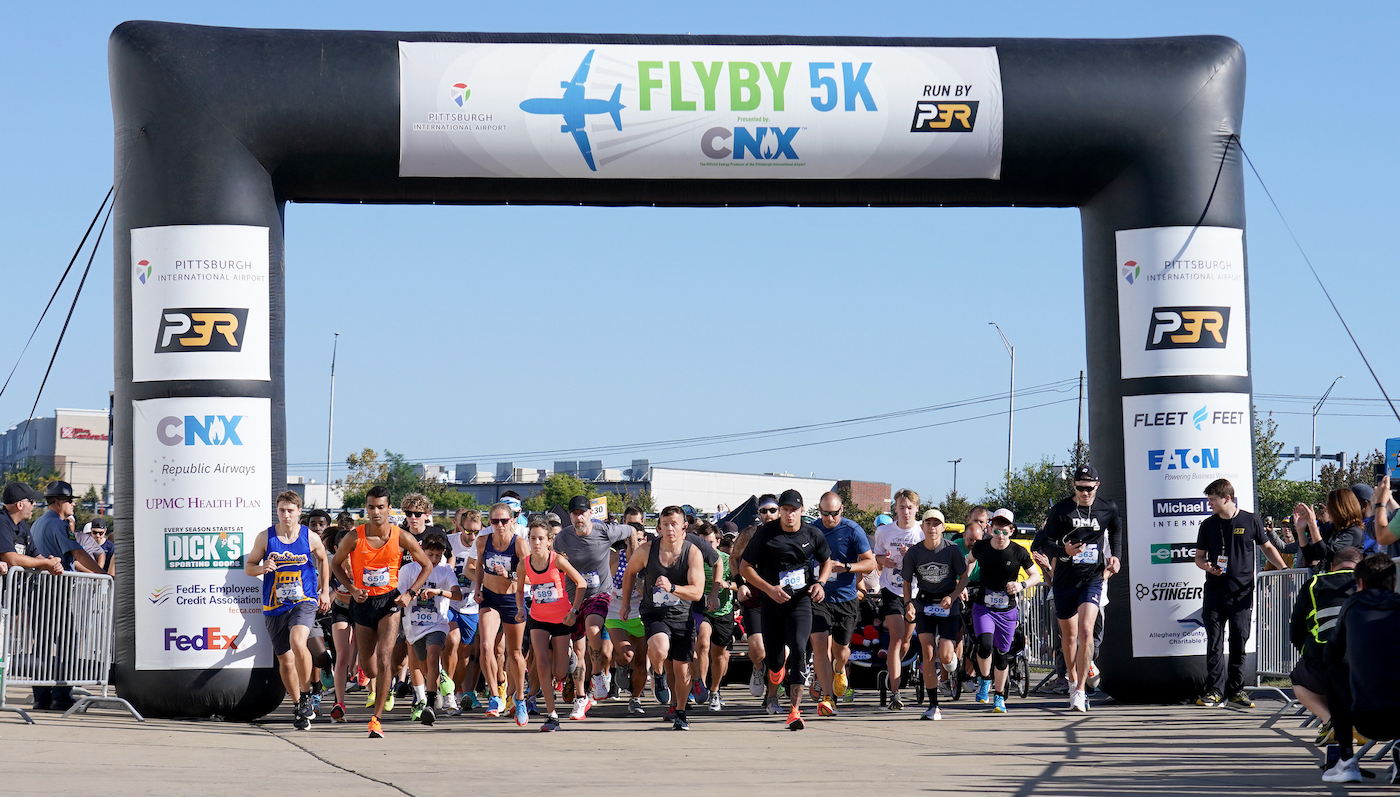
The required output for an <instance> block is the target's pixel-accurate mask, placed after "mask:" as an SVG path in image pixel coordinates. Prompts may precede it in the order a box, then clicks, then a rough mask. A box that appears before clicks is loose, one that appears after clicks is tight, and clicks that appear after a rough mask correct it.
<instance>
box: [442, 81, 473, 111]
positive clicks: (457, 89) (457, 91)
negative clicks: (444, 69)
mask: <svg viewBox="0 0 1400 797" xmlns="http://www.w3.org/2000/svg"><path fill="white" fill-rule="evenodd" d="M447 96H448V97H450V98H451V99H452V101H453V102H454V103H456V104H457V107H458V108H461V107H462V105H463V104H464V103H466V101H467V100H469V99H471V97H472V89H471V86H468V85H467V84H465V83H453V84H452V85H451V86H450V87H449V88H448V90H447Z"/></svg>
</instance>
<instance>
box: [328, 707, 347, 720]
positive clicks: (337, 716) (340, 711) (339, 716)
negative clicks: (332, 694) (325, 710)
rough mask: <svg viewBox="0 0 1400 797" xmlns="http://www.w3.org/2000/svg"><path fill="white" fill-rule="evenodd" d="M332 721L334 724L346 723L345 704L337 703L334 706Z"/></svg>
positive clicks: (332, 708)
mask: <svg viewBox="0 0 1400 797" xmlns="http://www.w3.org/2000/svg"><path fill="white" fill-rule="evenodd" d="M331 721H332V722H344V721H345V704H344V703H336V704H335V705H334V706H331Z"/></svg>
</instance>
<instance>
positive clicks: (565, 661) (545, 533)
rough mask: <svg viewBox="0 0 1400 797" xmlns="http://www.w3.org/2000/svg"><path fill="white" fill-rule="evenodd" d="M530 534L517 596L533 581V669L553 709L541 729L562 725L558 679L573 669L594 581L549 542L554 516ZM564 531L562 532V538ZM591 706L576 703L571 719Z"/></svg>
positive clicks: (532, 526) (547, 706)
mask: <svg viewBox="0 0 1400 797" xmlns="http://www.w3.org/2000/svg"><path fill="white" fill-rule="evenodd" d="M585 500H586V499H585ZM566 533H567V532H566ZM529 534H530V555H529V557H527V559H526V561H527V566H526V567H525V578H522V579H520V580H519V582H518V586H517V587H516V590H517V591H516V598H517V599H518V600H519V601H520V603H521V604H522V605H523V604H524V603H525V587H526V584H527V583H528V584H529V588H530V596H531V600H530V621H529V625H528V627H529V629H530V650H531V651H532V652H533V654H534V668H533V669H534V670H535V673H536V675H537V677H538V678H539V682H540V685H541V687H542V688H543V690H544V703H545V709H546V711H548V712H549V717H548V718H547V719H546V720H545V722H544V724H543V725H541V726H540V730H541V731H546V732H548V731H557V730H559V714H558V712H557V711H555V709H554V682H555V681H556V680H557V679H559V678H563V677H566V676H567V675H568V674H569V672H568V670H569V638H570V637H571V636H572V635H573V631H574V623H575V622H577V621H578V609H577V608H576V607H579V606H583V605H584V600H585V596H586V595H587V594H588V590H589V587H590V584H589V581H588V579H587V577H586V576H584V575H581V574H580V573H579V572H578V570H577V569H575V568H574V566H573V565H572V564H570V563H569V559H568V557H566V556H564V555H563V554H559V553H555V552H554V549H553V547H552V546H551V545H550V542H549V522H548V521H546V520H544V519H543V518H539V519H537V520H532V521H530V526H529ZM563 536H564V534H560V535H559V537H560V538H562V537H563ZM565 576H568V578H569V580H570V581H572V582H574V585H575V587H574V598H573V600H572V601H570V600H569V594H568V592H567V591H566V590H565V588H564V577H565ZM581 699H582V700H585V701H586V700H587V698H581ZM587 705H592V704H591V703H589V704H587ZM586 712H587V709H586V708H585V710H584V711H579V710H577V707H575V711H574V713H573V714H571V715H570V716H569V719H575V720H581V719H583V718H584V715H585V714H586Z"/></svg>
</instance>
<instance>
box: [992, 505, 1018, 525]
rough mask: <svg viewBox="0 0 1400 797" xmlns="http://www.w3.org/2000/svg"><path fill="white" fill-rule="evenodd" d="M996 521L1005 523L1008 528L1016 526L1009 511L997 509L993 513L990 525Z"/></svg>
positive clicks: (1014, 518) (1014, 517) (1014, 519)
mask: <svg viewBox="0 0 1400 797" xmlns="http://www.w3.org/2000/svg"><path fill="white" fill-rule="evenodd" d="M998 520H1004V521H1006V525H1008V526H1014V525H1016V516H1015V515H1014V514H1012V513H1011V510H1010V509H998V510H997V511H995V512H993V513H992V523H996V522H997V521H998Z"/></svg>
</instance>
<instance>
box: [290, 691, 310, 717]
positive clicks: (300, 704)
mask: <svg viewBox="0 0 1400 797" xmlns="http://www.w3.org/2000/svg"><path fill="white" fill-rule="evenodd" d="M310 713H311V695H308V694H307V693H305V692H302V693H301V697H298V698H297V701H296V702H295V703H293V704H292V716H293V717H296V718H298V719H300V718H302V717H308V718H309V715H310Z"/></svg>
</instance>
